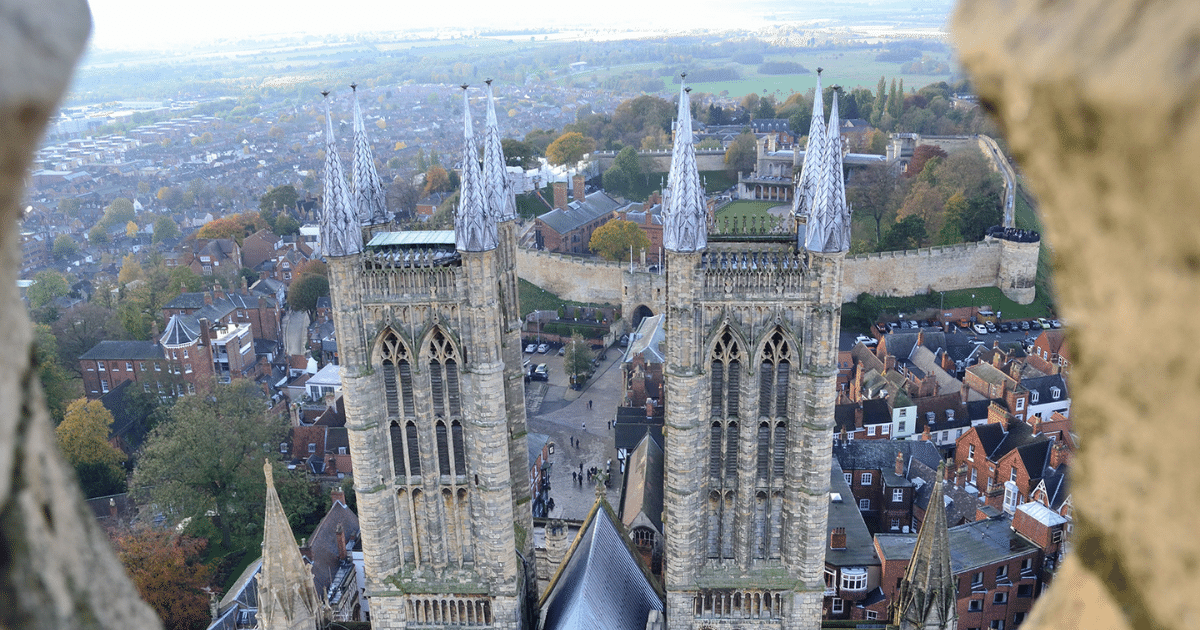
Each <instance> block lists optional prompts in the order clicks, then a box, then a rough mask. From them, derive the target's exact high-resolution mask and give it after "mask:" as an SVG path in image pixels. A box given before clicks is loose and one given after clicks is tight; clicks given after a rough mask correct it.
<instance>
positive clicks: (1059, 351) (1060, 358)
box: [1028, 330, 1071, 377]
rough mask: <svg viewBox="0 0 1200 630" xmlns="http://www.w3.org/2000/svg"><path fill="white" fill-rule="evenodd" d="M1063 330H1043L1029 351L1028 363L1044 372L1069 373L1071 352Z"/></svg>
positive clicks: (1066, 375)
mask: <svg viewBox="0 0 1200 630" xmlns="http://www.w3.org/2000/svg"><path fill="white" fill-rule="evenodd" d="M1066 341H1067V335H1066V331H1064V330H1043V331H1042V333H1041V334H1040V335H1038V336H1037V339H1036V340H1035V341H1034V342H1033V348H1032V349H1031V350H1030V351H1029V359H1028V360H1029V364H1030V365H1032V366H1033V367H1035V368H1037V369H1038V370H1040V371H1042V372H1043V373H1045V374H1062V375H1063V377H1068V376H1070V375H1071V354H1070V349H1069V348H1068V346H1067V343H1066Z"/></svg>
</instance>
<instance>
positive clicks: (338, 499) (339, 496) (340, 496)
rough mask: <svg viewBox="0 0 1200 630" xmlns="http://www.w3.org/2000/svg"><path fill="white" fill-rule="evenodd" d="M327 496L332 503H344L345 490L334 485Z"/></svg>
mask: <svg viewBox="0 0 1200 630" xmlns="http://www.w3.org/2000/svg"><path fill="white" fill-rule="evenodd" d="M329 498H330V500H332V501H333V502H334V503H341V504H342V505H346V491H345V490H342V487H341V486H334V487H333V491H332V492H330V493H329Z"/></svg>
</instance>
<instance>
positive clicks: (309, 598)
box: [258, 460, 321, 630]
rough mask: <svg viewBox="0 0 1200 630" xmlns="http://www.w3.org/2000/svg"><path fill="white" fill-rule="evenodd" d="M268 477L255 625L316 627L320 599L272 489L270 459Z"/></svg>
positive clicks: (285, 629)
mask: <svg viewBox="0 0 1200 630" xmlns="http://www.w3.org/2000/svg"><path fill="white" fill-rule="evenodd" d="M263 474H265V475H266V477H267V512H266V518H265V520H264V521H263V545H262V553H263V558H262V572H261V573H260V574H259V576H258V597H259V608H258V627H259V628H261V629H262V630H301V629H303V630H315V629H316V628H317V621H318V618H319V617H320V616H321V602H320V600H318V599H317V588H316V586H315V585H314V584H313V575H312V570H311V569H310V568H309V567H308V565H307V564H305V562H304V557H303V556H301V555H300V549H299V547H297V546H296V537H295V536H294V535H292V528H291V526H290V525H288V520H287V514H285V513H284V511H283V504H282V503H280V502H279V494H277V493H276V492H275V480H274V478H273V477H272V475H271V462H270V460H267V461H265V462H264V463H263Z"/></svg>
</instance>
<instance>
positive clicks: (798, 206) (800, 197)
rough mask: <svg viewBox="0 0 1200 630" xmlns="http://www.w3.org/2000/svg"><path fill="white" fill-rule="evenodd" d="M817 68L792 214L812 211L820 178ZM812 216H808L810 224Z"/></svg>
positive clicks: (821, 102)
mask: <svg viewBox="0 0 1200 630" xmlns="http://www.w3.org/2000/svg"><path fill="white" fill-rule="evenodd" d="M822 70H824V68H817V91H816V94H815V95H814V96H813V110H812V121H811V122H810V123H809V124H808V147H807V148H806V149H805V151H804V163H803V166H802V167H801V169H800V180H799V181H797V182H796V194H794V195H792V214H794V215H796V216H806V215H808V214H809V213H810V212H811V211H812V205H813V196H814V195H815V194H816V188H817V182H818V181H819V180H820V179H821V178H820V175H819V174H818V173H817V171H818V170H819V169H820V166H819V164H820V161H821V156H822V155H823V154H824V146H825V96H824V94H822V92H821V71H822ZM811 221H812V218H811V217H810V218H809V222H810V223H809V225H810V226H811V225H812V223H811Z"/></svg>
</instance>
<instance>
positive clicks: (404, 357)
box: [380, 330, 415, 417]
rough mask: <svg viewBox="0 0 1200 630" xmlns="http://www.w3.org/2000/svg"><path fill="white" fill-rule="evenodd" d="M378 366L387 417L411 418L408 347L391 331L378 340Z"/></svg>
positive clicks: (410, 373)
mask: <svg viewBox="0 0 1200 630" xmlns="http://www.w3.org/2000/svg"><path fill="white" fill-rule="evenodd" d="M380 355H381V357H380V365H381V370H382V372H383V391H384V405H385V407H386V409H387V414H388V416H391V417H396V416H399V415H401V413H403V415H404V416H405V417H412V416H413V415H414V414H415V412H414V408H413V382H412V361H411V357H410V356H409V352H408V346H406V345H404V342H403V341H401V340H400V337H399V336H398V335H396V333H395V332H394V331H392V330H389V331H387V332H386V333H384V335H383V339H381V340H380Z"/></svg>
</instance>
